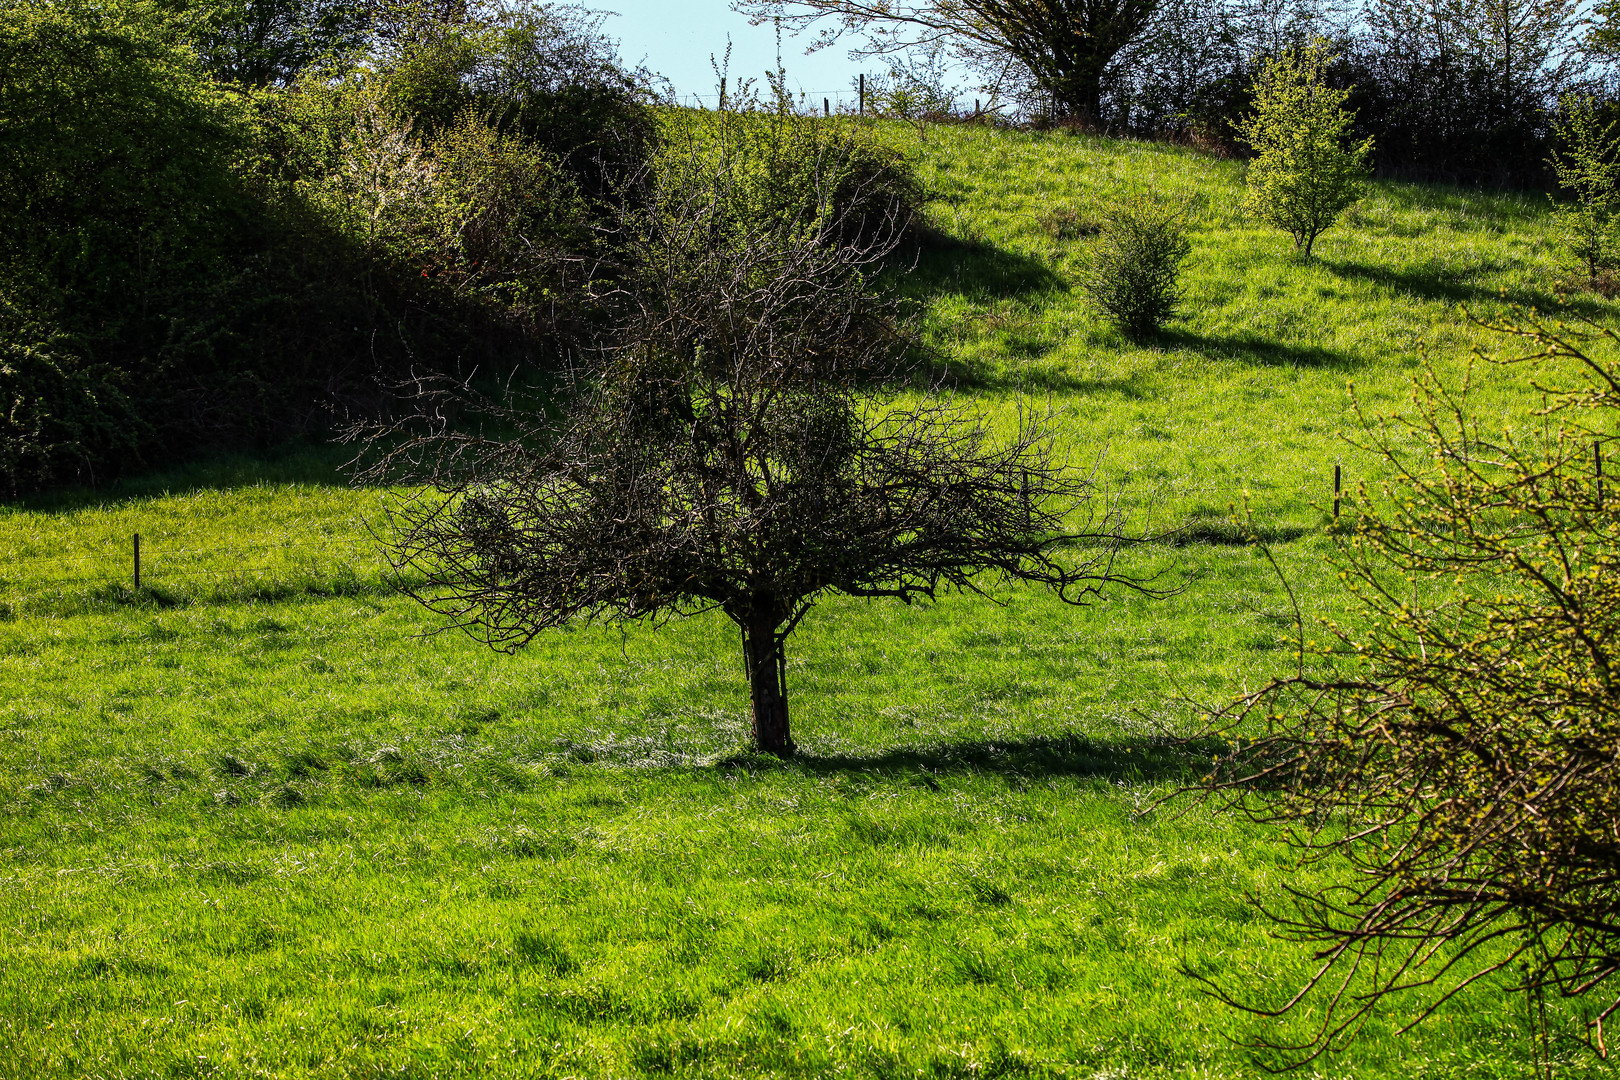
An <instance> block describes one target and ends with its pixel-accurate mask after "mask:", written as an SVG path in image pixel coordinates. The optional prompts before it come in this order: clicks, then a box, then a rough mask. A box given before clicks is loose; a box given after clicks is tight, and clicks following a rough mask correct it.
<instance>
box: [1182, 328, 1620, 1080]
mask: <svg viewBox="0 0 1620 1080" xmlns="http://www.w3.org/2000/svg"><path fill="white" fill-rule="evenodd" d="M1487 325H1490V326H1491V327H1492V328H1493V329H1495V330H1498V331H1500V332H1502V333H1504V334H1509V335H1513V336H1514V337H1516V338H1518V339H1521V340H1523V341H1524V342H1527V343H1528V344H1529V346H1530V352H1529V355H1525V356H1520V357H1517V358H1515V359H1514V360H1508V361H1503V362H1505V363H1525V362H1529V361H1539V362H1540V363H1541V365H1543V369H1544V370H1549V371H1554V372H1557V381H1560V382H1561V383H1563V385H1562V386H1561V387H1557V388H1555V387H1552V386H1546V385H1542V384H1541V383H1539V382H1538V383H1536V384H1535V385H1536V386H1537V388H1538V389H1540V390H1541V391H1542V392H1543V393H1544V394H1546V395H1547V401H1548V405H1547V407H1546V408H1545V410H1544V411H1543V412H1542V413H1541V414H1540V415H1541V421H1540V425H1539V426H1538V427H1537V428H1536V429H1535V430H1534V431H1532V432H1531V433H1528V434H1525V435H1522V436H1515V435H1513V434H1511V433H1509V434H1504V435H1501V436H1493V435H1490V434H1488V433H1487V432H1486V431H1485V430H1484V429H1483V428H1482V427H1481V425H1480V424H1479V423H1478V421H1477V420H1476V419H1474V418H1473V417H1472V416H1470V414H1469V412H1468V409H1467V400H1466V395H1467V390H1466V387H1464V389H1463V390H1462V391H1461V392H1458V393H1451V392H1447V391H1446V390H1444V389H1442V388H1440V387H1439V386H1438V385H1437V383H1436V382H1435V380H1434V379H1433V376H1432V374H1431V375H1430V376H1428V377H1427V378H1426V379H1424V380H1422V381H1420V384H1419V391H1420V392H1419V394H1418V397H1417V400H1418V402H1419V409H1418V412H1417V414H1416V416H1415V418H1413V419H1410V420H1407V421H1401V422H1398V423H1397V424H1395V425H1394V426H1388V427H1384V428H1381V429H1375V428H1374V427H1373V426H1371V425H1370V424H1369V425H1368V426H1367V430H1368V431H1369V432H1370V433H1371V434H1370V435H1369V448H1370V449H1372V450H1374V451H1376V452H1377V453H1378V454H1379V455H1380V456H1381V457H1382V459H1383V460H1384V462H1385V463H1386V465H1387V467H1388V469H1389V471H1390V476H1391V479H1390V480H1388V481H1387V482H1386V483H1385V484H1384V486H1383V491H1382V497H1381V499H1380V500H1379V501H1378V502H1377V504H1376V505H1373V506H1370V507H1368V508H1367V509H1366V513H1365V516H1364V517H1362V518H1361V520H1360V521H1359V522H1358V524H1357V526H1356V528H1355V532H1354V534H1353V536H1350V537H1348V538H1346V539H1345V540H1344V541H1343V542H1342V543H1341V549H1340V556H1339V558H1340V562H1341V568H1342V570H1343V575H1342V576H1343V578H1344V579H1345V581H1346V582H1347V583H1348V586H1349V588H1350V591H1351V594H1352V598H1353V606H1355V607H1357V608H1359V609H1360V611H1359V618H1358V619H1357V620H1356V622H1357V625H1356V626H1353V627H1351V626H1343V625H1337V624H1333V623H1329V624H1328V625H1327V631H1328V637H1327V640H1326V643H1325V644H1307V643H1304V642H1303V640H1302V642H1301V646H1300V652H1299V665H1298V669H1297V670H1296V671H1295V672H1294V673H1293V674H1292V675H1290V676H1288V677H1285V678H1279V679H1277V680H1275V681H1273V682H1272V683H1270V684H1269V685H1268V686H1266V687H1265V688H1263V689H1261V690H1260V691H1258V692H1257V693H1255V694H1252V695H1250V696H1247V697H1245V698H1243V699H1241V700H1240V701H1238V702H1237V703H1236V704H1235V705H1234V706H1232V707H1231V708H1230V709H1229V710H1227V711H1226V712H1225V713H1224V714H1222V715H1221V716H1220V717H1219V722H1218V724H1217V725H1216V732H1217V733H1218V734H1222V735H1225V736H1227V737H1229V738H1235V739H1241V740H1242V742H1241V743H1240V744H1238V748H1237V749H1235V750H1233V751H1232V752H1231V753H1230V754H1229V755H1228V756H1226V757H1225V758H1223V759H1220V760H1218V761H1217V762H1216V767H1215V769H1214V770H1213V772H1212V773H1211V775H1210V776H1209V778H1208V779H1207V781H1206V790H1207V791H1209V792H1212V793H1215V794H1217V795H1218V796H1221V797H1224V798H1225V800H1226V801H1228V802H1229V804H1230V806H1231V807H1232V808H1234V809H1236V810H1238V811H1239V812H1241V813H1243V814H1245V815H1247V816H1248V817H1250V818H1251V819H1254V820H1256V821H1262V822H1271V823H1276V824H1281V825H1284V826H1286V827H1287V828H1288V829H1289V831H1290V835H1291V836H1292V837H1293V838H1294V841H1295V843H1297V844H1298V845H1299V847H1300V848H1301V853H1302V856H1303V858H1304V859H1305V861H1307V862H1311V861H1321V860H1342V862H1343V863H1346V864H1348V866H1349V868H1350V869H1351V871H1352V874H1351V876H1350V879H1349V880H1348V881H1347V882H1345V883H1343V884H1339V885H1335V886H1331V887H1326V888H1322V889H1319V890H1314V891H1313V890H1290V891H1291V892H1292V894H1293V901H1294V903H1292V904H1291V905H1290V906H1289V909H1288V910H1285V911H1273V912H1270V913H1269V914H1271V916H1272V917H1273V918H1274V919H1275V920H1276V921H1277V922H1278V923H1279V924H1280V925H1281V926H1282V927H1283V928H1284V930H1285V931H1286V932H1288V933H1289V934H1291V935H1293V936H1295V937H1297V938H1298V939H1299V940H1302V941H1305V942H1308V943H1310V944H1311V945H1312V946H1314V948H1315V957H1316V960H1317V961H1318V964H1317V967H1316V969H1315V972H1314V974H1313V975H1312V976H1311V978H1310V979H1309V980H1308V981H1307V982H1306V984H1305V985H1304V986H1303V987H1302V988H1301V989H1300V990H1299V992H1298V993H1297V994H1296V995H1295V996H1293V997H1292V998H1291V999H1290V1000H1288V1001H1286V1002H1284V1003H1282V1004H1281V1005H1280V1006H1278V1007H1275V1008H1272V1007H1263V1006H1260V1005H1257V1004H1254V1003H1250V1002H1240V1001H1238V1000H1236V999H1234V997H1233V996H1232V995H1231V994H1229V993H1227V992H1226V991H1224V990H1222V989H1221V988H1220V987H1218V986H1216V985H1215V984H1214V983H1213V982H1211V981H1210V980H1207V979H1206V980H1204V981H1205V982H1206V983H1207V984H1208V985H1210V986H1211V987H1212V988H1213V989H1214V990H1215V992H1216V993H1217V994H1219V995H1220V996H1221V997H1223V998H1225V1000H1227V1001H1228V1002H1230V1003H1232V1004H1234V1005H1238V1006H1239V1007H1241V1008H1245V1009H1247V1010H1249V1011H1252V1012H1256V1013H1260V1014H1262V1015H1266V1016H1280V1015H1283V1014H1285V1013H1288V1012H1290V1011H1292V1010H1295V1009H1296V1008H1301V1007H1306V1008H1310V1009H1316V1010H1318V1012H1317V1015H1319V1016H1320V1017H1321V1018H1322V1019H1321V1021H1320V1025H1319V1026H1318V1027H1317V1028H1316V1029H1315V1031H1314V1033H1313V1035H1312V1036H1311V1037H1310V1038H1309V1039H1307V1040H1305V1041H1302V1042H1298V1043H1295V1044H1291V1045H1284V1044H1280V1043H1272V1044H1267V1045H1268V1046H1269V1047H1270V1049H1272V1050H1277V1051H1282V1052H1283V1054H1284V1057H1285V1059H1286V1060H1289V1061H1291V1062H1292V1063H1294V1064H1299V1063H1302V1062H1303V1061H1309V1060H1311V1059H1314V1058H1315V1057H1317V1056H1318V1055H1320V1054H1321V1053H1322V1052H1323V1051H1325V1050H1328V1049H1332V1048H1334V1047H1336V1046H1338V1045H1341V1044H1342V1042H1343V1041H1344V1040H1345V1039H1347V1038H1349V1037H1351V1036H1353V1035H1354V1034H1355V1032H1356V1031H1357V1030H1358V1029H1359V1028H1360V1026H1361V1025H1362V1023H1363V1022H1364V1021H1365V1020H1366V1019H1367V1018H1368V1016H1369V1015H1370V1014H1371V1012H1372V1010H1373V1009H1374V1008H1375V1007H1377V1006H1379V1005H1380V1004H1381V1003H1384V1002H1385V1001H1386V999H1397V998H1399V999H1405V1000H1411V1001H1412V1002H1413V1004H1414V1005H1415V1006H1416V1014H1417V1018H1416V1019H1414V1020H1413V1021H1412V1024H1411V1025H1408V1027H1410V1026H1412V1025H1415V1024H1416V1023H1418V1022H1421V1020H1423V1019H1425V1018H1427V1017H1428V1016H1429V1015H1431V1014H1432V1013H1433V1011H1434V1010H1435V1009H1436V1008H1438V1007H1439V1006H1440V1005H1441V1004H1443V1003H1444V1002H1446V1001H1447V1000H1449V999H1451V998H1453V997H1454V996H1456V995H1458V994H1462V993H1465V992H1469V991H1475V990H1480V989H1483V987H1484V986H1488V985H1492V984H1494V983H1496V982H1499V981H1500V980H1501V979H1507V980H1509V981H1510V982H1509V984H1510V985H1511V986H1512V987H1514V988H1515V989H1516V990H1518V991H1520V992H1522V993H1524V994H1527V995H1529V997H1530V1000H1531V1002H1532V1004H1533V1005H1535V1006H1536V1007H1537V1008H1542V1009H1544V1002H1545V1000H1546V999H1547V998H1548V997H1549V996H1551V997H1555V998H1556V997H1562V998H1565V999H1570V1004H1571V1007H1572V1008H1573V1009H1574V1010H1576V1011H1577V1012H1578V1013H1579V1014H1580V1015H1581V1016H1582V1019H1583V1021H1584V1023H1585V1029H1584V1030H1585V1032H1586V1035H1587V1037H1588V1038H1589V1040H1590V1043H1591V1045H1592V1046H1593V1047H1594V1048H1595V1049H1596V1050H1597V1051H1598V1052H1599V1053H1600V1054H1603V1055H1605V1056H1607V1048H1606V1044H1605V1042H1604V1035H1603V1024H1604V1022H1605V1020H1606V1019H1607V1018H1608V1017H1609V1016H1611V1015H1612V1014H1613V1012H1614V1011H1615V1009H1616V1008H1617V1007H1620V996H1617V995H1616V988H1615V985H1614V981H1613V977H1614V975H1615V974H1616V972H1617V971H1620V682H1617V680H1620V655H1617V651H1620V517H1617V514H1616V511H1617V510H1620V499H1617V498H1616V496H1617V495H1620V492H1616V491H1615V490H1614V488H1613V487H1612V486H1611V487H1609V488H1608V489H1607V490H1605V488H1604V484H1603V480H1602V477H1601V473H1600V472H1599V470H1598V468H1597V467H1596V462H1595V461H1594V456H1595V455H1596V457H1597V458H1598V459H1599V460H1601V458H1602V457H1603V456H1605V455H1606V454H1607V452H1608V451H1609V449H1610V448H1611V447H1612V445H1613V441H1614V438H1615V436H1613V435H1612V434H1610V433H1609V432H1610V431H1612V428H1613V419H1612V418H1613V417H1614V416H1615V411H1616V410H1620V380H1617V375H1616V370H1615V366H1614V364H1613V361H1612V360H1611V359H1609V358H1608V357H1611V356H1612V355H1613V350H1614V348H1615V347H1616V346H1617V345H1620V336H1617V334H1616V332H1615V331H1614V330H1612V329H1608V328H1604V327H1597V326H1586V327H1582V328H1580V332H1578V333H1577V332H1574V331H1571V330H1570V329H1568V328H1567V327H1564V326H1562V325H1558V326H1551V327H1550V326H1548V325H1547V324H1545V323H1543V322H1540V321H1538V320H1535V319H1532V320H1530V321H1528V322H1526V323H1524V324H1520V325H1514V324H1507V323H1499V324H1487ZM1364 423H1365V419H1364ZM1414 443H1416V444H1417V445H1419V446H1420V447H1421V449H1422V452H1421V453H1411V452H1410V451H1409V448H1410V447H1411V446H1412V445H1413V444H1414ZM1403 447H1406V448H1408V449H1403ZM1362 501H1365V498H1364V497H1363V500H1362ZM1302 634H1303V631H1302ZM1498 976H1500V979H1499V978H1498ZM1306 1003H1310V1004H1309V1005H1308V1006H1307V1004H1306ZM1403 1030H1405V1029H1403ZM1545 1030H1546V1029H1545V1026H1543V1033H1544V1035H1545ZM1545 1052H1546V1051H1545V1049H1544V1050H1543V1053H1545Z"/></svg>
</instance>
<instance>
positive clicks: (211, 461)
mask: <svg viewBox="0 0 1620 1080" xmlns="http://www.w3.org/2000/svg"><path fill="white" fill-rule="evenodd" d="M353 457H354V448H353V447H351V446H341V445H338V444H335V443H330V442H315V441H305V442H297V443H290V444H287V445H285V446H281V447H278V448H276V449H272V450H267V451H264V452H263V453H260V454H243V453H227V454H216V455H212V456H203V457H198V458H196V459H194V460H191V461H186V462H183V463H180V464H177V465H174V466H172V467H170V468H166V469H162V470H154V471H152V472H145V473H137V474H134V475H131V476H128V477H121V478H119V479H117V480H114V481H112V482H111V483H108V484H106V485H104V486H99V487H63V488H54V489H51V490H47V491H42V492H38V493H35V494H29V495H25V496H23V497H21V498H19V499H16V500H14V501H13V502H12V503H11V505H12V506H15V507H17V508H18V509H22V510H32V511H36V512H42V513H70V512H72V511H74V510H82V509H85V508H87V507H98V506H116V505H118V504H120V503H126V502H134V501H137V500H140V499H151V498H159V497H162V496H165V495H178V494H182V493H185V492H194V491H230V490H234V489H237V488H251V487H259V486H263V485H266V484H299V485H305V486H309V487H344V488H346V487H349V486H351V483H352V482H351V479H350V476H349V474H348V473H347V471H346V470H345V469H344V468H343V466H344V465H345V463H347V462H348V461H349V460H350V459H352V458H353Z"/></svg>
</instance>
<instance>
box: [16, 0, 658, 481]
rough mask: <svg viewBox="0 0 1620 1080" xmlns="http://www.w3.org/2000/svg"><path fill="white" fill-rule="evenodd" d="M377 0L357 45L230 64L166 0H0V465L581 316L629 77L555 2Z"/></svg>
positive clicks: (519, 352) (41, 460)
mask: <svg viewBox="0 0 1620 1080" xmlns="http://www.w3.org/2000/svg"><path fill="white" fill-rule="evenodd" d="M379 10H382V11H385V12H391V13H392V14H391V16H390V17H391V18H392V20H393V21H392V22H390V23H389V24H387V25H386V26H384V25H383V24H382V23H378V24H376V28H377V29H376V33H374V35H373V37H372V39H371V44H370V45H369V46H368V48H369V49H370V52H369V53H368V54H367V57H366V58H365V59H364V62H348V61H345V60H344V59H343V58H342V57H341V56H336V57H330V56H329V57H328V58H327V59H326V60H324V61H321V62H320V63H319V64H316V63H315V61H314V60H312V59H310V58H309V57H308V56H305V57H303V58H302V59H300V60H299V61H298V63H299V64H302V65H303V67H302V69H301V73H299V72H298V71H293V70H291V69H288V70H287V71H285V72H283V73H282V74H280V75H277V76H276V77H274V78H268V79H266V80H263V81H265V82H266V85H264V86H262V87H258V88H249V89H244V88H242V87H240V86H237V87H232V86H230V85H228V84H227V83H225V82H222V81H221V79H220V76H221V74H222V73H221V72H220V71H218V70H214V69H213V68H211V67H210V66H209V64H210V62H211V61H210V60H209V55H210V54H209V53H208V51H207V48H205V47H204V46H206V45H208V41H207V40H205V39H204V38H203V37H202V36H200V35H202V34H203V33H204V32H205V31H206V30H207V27H208V26H211V25H213V24H212V23H209V22H208V20H207V19H200V18H199V17H198V15H197V13H196V12H195V11H192V10H189V9H188V10H183V11H182V12H181V13H180V14H178V15H175V14H171V13H166V12H165V11H164V10H163V9H161V8H157V7H153V6H147V5H143V4H137V3H127V4H124V3H119V2H116V0H115V2H112V3H107V4H97V5H90V4H85V3H80V2H79V0H67V2H65V3H47V2H44V0H23V2H21V3H17V4H12V5H8V6H6V7H4V8H3V9H0V241H3V242H0V303H3V304H4V305H5V310H6V311H7V312H10V313H12V314H10V315H8V317H7V318H6V319H4V320H0V357H3V358H4V359H3V365H4V366H3V369H0V396H3V397H4V404H5V406H6V408H7V417H6V421H5V425H6V426H5V428H4V429H3V430H0V443H3V446H4V450H3V452H0V487H4V488H6V489H10V490H19V489H21V488H24V487H29V486H35V485H40V484H46V483H52V482H60V481H63V480H69V479H74V478H78V479H85V480H89V479H100V478H103V477H105V476H107V475H109V474H110V473H111V472H114V471H116V469H117V468H118V467H120V466H121V465H129V464H133V463H136V462H139V461H142V460H146V461H151V460H153V459H155V458H157V457H160V456H165V455H171V454H175V453H186V452H189V451H192V450H195V449H201V448H206V447H222V446H240V445H243V444H245V443H255V442H260V441H263V440H267V439H275V438H280V437H284V436H286V435H288V434H290V433H292V432H294V431H297V430H300V429H303V428H307V427H309V426H310V425H316V426H319V425H323V424H324V423H326V417H327V415H328V413H329V411H330V410H331V409H332V408H334V407H335V408H343V407H347V406H354V405H358V406H362V407H366V408H370V407H373V406H374V404H375V402H376V395H377V389H376V376H378V375H380V374H386V373H388V372H390V371H395V372H402V371H404V370H405V369H406V368H407V367H411V368H416V369H423V368H426V369H428V370H438V371H449V370H456V369H464V368H471V367H473V366H480V367H483V368H484V369H485V370H489V369H490V367H491V366H492V365H493V366H494V367H496V368H499V369H503V370H509V369H511V368H512V367H514V366H518V365H524V364H533V363H536V362H542V361H544V360H545V359H546V358H547V357H551V356H555V355H557V353H558V352H559V351H560V350H562V349H564V348H567V347H568V346H569V345H570V343H573V342H577V341H578V340H580V339H581V338H584V337H589V336H590V335H592V334H593V333H595V332H596V331H597V326H596V322H597V319H598V316H597V314H596V313H595V312H594V310H593V309H592V308H591V307H590V305H588V304H586V303H585V301H584V300H583V298H582V294H581V293H580V291H579V286H580V284H581V282H582V281H583V280H584V279H585V278H586V277H588V276H589V274H590V273H591V271H592V267H593V265H595V263H596V262H598V261H600V260H599V258H598V253H597V252H596V251H595V249H594V247H593V245H594V244H595V243H596V242H595V241H594V240H593V239H592V237H593V236H594V235H595V233H594V232H593V230H592V228H591V218H592V217H593V216H594V217H596V218H601V217H602V216H603V214H604V213H605V212H606V211H605V210H604V209H603V208H602V205H601V204H602V202H603V201H604V200H608V199H610V198H611V196H612V193H613V192H614V191H615V190H617V189H618V188H621V187H623V186H624V185H625V184H626V183H628V182H629V179H630V178H631V177H632V176H633V174H634V173H635V172H636V171H637V170H639V169H640V168H642V164H641V163H642V162H644V161H645V160H646V159H647V156H648V152H649V149H650V146H651V142H652V137H653V128H652V117H651V113H650V111H649V110H648V109H647V107H646V106H645V105H644V104H643V102H642V100H641V98H640V96H639V95H638V90H637V87H636V82H635V79H634V78H633V77H632V76H631V75H629V74H626V73H624V72H622V71H619V70H618V69H617V67H616V65H614V64H613V63H612V53H611V49H609V48H608V46H607V44H606V43H604V42H603V41H602V40H601V39H600V37H599V36H593V35H594V29H593V28H594V23H591V22H590V21H589V20H585V21H583V22H581V21H580V20H578V19H573V18H572V17H570V16H567V13H566V12H552V11H549V10H547V9H529V8H522V7H514V8H501V9H498V10H497V9H491V10H488V11H481V10H478V9H472V10H469V11H468V12H465V13H463V14H462V15H460V16H458V17H457V19H456V20H454V21H453V22H447V23H434V22H433V20H432V19H430V18H428V17H427V16H426V15H424V14H423V9H420V8H415V7H411V6H408V5H401V6H398V7H387V8H382V9H379ZM199 27H201V29H199ZM215 59H217V57H215ZM288 63H292V61H290V60H289V61H288ZM574 65H578V66H577V67H576V66H574ZM278 70H279V69H278ZM248 81H251V80H248ZM592 109H594V110H595V111H594V112H593V111H592ZM593 200H594V201H593ZM137 417H139V418H143V419H141V420H137V419H136V418H137Z"/></svg>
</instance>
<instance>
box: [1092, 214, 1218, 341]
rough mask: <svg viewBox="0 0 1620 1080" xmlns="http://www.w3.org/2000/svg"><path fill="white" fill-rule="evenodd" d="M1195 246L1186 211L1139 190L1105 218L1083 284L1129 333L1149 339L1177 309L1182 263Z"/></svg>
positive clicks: (1095, 302)
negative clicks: (1191, 240)
mask: <svg viewBox="0 0 1620 1080" xmlns="http://www.w3.org/2000/svg"><path fill="white" fill-rule="evenodd" d="M1191 250H1192V245H1191V244H1190V243H1188V241H1187V219H1186V216H1185V214H1184V213H1183V212H1182V210H1181V209H1180V208H1178V207H1176V206H1173V205H1171V204H1169V203H1167V202H1165V201H1163V200H1161V199H1156V198H1153V197H1151V196H1148V195H1136V196H1133V197H1131V198H1129V199H1126V200H1125V201H1124V202H1122V203H1120V204H1119V205H1118V206H1117V207H1115V208H1114V209H1113V210H1112V211H1111V212H1110V213H1109V215H1108V217H1107V218H1106V219H1105V221H1104V223H1103V227H1102V233H1101V235H1100V236H1099V237H1098V238H1097V246H1096V248H1095V249H1094V250H1093V251H1092V253H1091V260H1090V262H1089V263H1088V264H1087V266H1086V268H1085V271H1084V272H1083V275H1082V277H1081V286H1082V287H1083V288H1084V289H1085V291H1086V292H1087V294H1088V295H1089V296H1090V297H1091V302H1092V303H1093V304H1094V305H1095V306H1096V307H1097V309H1098V310H1099V311H1100V312H1102V313H1103V314H1104V315H1106V316H1107V317H1108V318H1110V319H1112V320H1113V321H1114V323H1115V324H1116V325H1118V326H1119V328H1120V329H1121V330H1123V331H1124V332H1125V333H1126V334H1127V335H1129V336H1130V337H1132V338H1138V339H1140V338H1145V337H1148V336H1150V335H1151V334H1153V333H1154V332H1155V331H1156V330H1158V328H1159V327H1160V326H1161V325H1163V323H1164V321H1165V320H1166V319H1169V318H1170V317H1172V316H1173V315H1174V314H1175V313H1176V306H1177V305H1178V304H1179V303H1180V302H1181V289H1180V286H1179V284H1178V282H1179V280H1180V278H1181V264H1182V263H1183V262H1184V261H1186V258H1187V254H1188V252H1190V251H1191Z"/></svg>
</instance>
